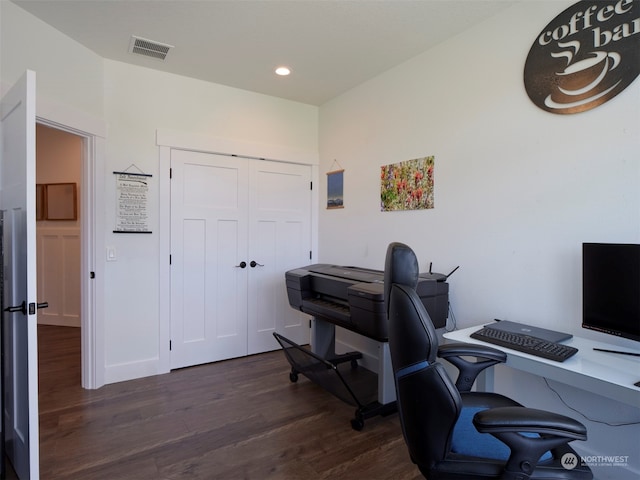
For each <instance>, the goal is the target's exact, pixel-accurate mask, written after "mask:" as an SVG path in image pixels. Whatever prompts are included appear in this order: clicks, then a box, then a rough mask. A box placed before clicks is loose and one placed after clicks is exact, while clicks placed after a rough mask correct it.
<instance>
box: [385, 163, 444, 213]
mask: <svg viewBox="0 0 640 480" xmlns="http://www.w3.org/2000/svg"><path fill="white" fill-rule="evenodd" d="M434 161H435V159H434V157H433V156H430V157H424V158H416V159H414V160H407V161H406V162H400V163H392V164H390V165H384V166H382V167H381V171H380V208H381V210H382V211H383V212H390V211H398V210H422V209H426V208H433V207H434V202H433V186H434V182H433V167H434Z"/></svg>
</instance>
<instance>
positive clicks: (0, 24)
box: [0, 0, 103, 118]
mask: <svg viewBox="0 0 640 480" xmlns="http://www.w3.org/2000/svg"><path fill="white" fill-rule="evenodd" d="M0 32H1V35H2V41H0V86H1V87H2V88H1V90H2V91H5V90H6V89H7V88H9V87H10V86H11V85H13V84H14V83H15V82H16V81H17V80H18V79H19V78H20V77H21V76H22V74H23V73H24V72H25V70H27V69H30V70H34V71H35V72H36V83H37V90H36V96H37V98H38V101H40V100H42V99H47V101H50V102H53V103H57V104H60V105H65V106H66V107H72V108H74V109H77V110H79V111H82V112H84V113H85V114H88V115H91V116H94V117H98V118H101V117H102V116H103V113H102V112H103V108H102V107H103V101H102V76H103V73H102V59H101V58H100V57H99V56H98V55H96V54H95V53H93V52H92V51H91V50H89V49H87V48H86V47H83V46H82V45H80V44H78V43H77V42H74V41H73V40H71V39H70V38H69V37H67V36H66V35H62V34H61V33H60V32H58V31H56V30H54V29H53V28H51V27H50V26H49V25H47V24H46V23H44V22H42V21H41V20H39V19H38V18H36V17H34V16H33V15H31V14H29V13H27V12H25V11H24V10H22V9H21V8H20V7H18V6H16V5H15V4H13V3H12V2H9V1H7V0H2V1H0ZM37 108H38V114H39V113H40V112H39V110H40V106H38V107H37Z"/></svg>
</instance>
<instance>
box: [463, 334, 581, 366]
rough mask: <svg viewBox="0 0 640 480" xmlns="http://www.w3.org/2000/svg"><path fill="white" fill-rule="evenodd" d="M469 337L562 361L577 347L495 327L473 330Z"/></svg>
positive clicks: (573, 352) (575, 350)
mask: <svg viewBox="0 0 640 480" xmlns="http://www.w3.org/2000/svg"><path fill="white" fill-rule="evenodd" d="M470 336H471V338H475V339H476V340H482V341H483V342H487V343H493V344H494V345H500V346H501V347H506V348H511V349H512V350H518V351H519V352H524V353H529V354H531V355H536V356H538V357H542V358H546V359H549V360H554V361H556V362H564V361H565V360H566V359H567V358H569V357H571V356H572V355H574V354H575V353H576V352H577V351H578V349H577V348H574V347H570V346H568V345H563V344H561V343H555V342H548V341H546V340H542V339H540V338H537V337H531V336H529V335H524V334H521V333H513V332H505V331H504V330H498V329H496V328H491V327H484V328H482V329H480V330H478V331H477V332H473V333H472V334H471V335H470Z"/></svg>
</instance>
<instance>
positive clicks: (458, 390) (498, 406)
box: [384, 243, 593, 480]
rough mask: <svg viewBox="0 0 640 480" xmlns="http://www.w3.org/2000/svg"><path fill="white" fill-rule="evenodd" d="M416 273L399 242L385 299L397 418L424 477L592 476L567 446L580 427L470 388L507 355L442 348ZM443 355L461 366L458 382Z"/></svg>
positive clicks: (581, 436)
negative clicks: (453, 378)
mask: <svg viewBox="0 0 640 480" xmlns="http://www.w3.org/2000/svg"><path fill="white" fill-rule="evenodd" d="M417 275H418V261H417V259H416V256H415V254H414V252H413V251H412V250H411V249H410V248H409V247H408V246H406V245H403V244H401V243H392V244H391V245H389V248H388V249H387V256H386V261H385V279H384V282H385V301H386V309H387V316H388V319H389V347H390V352H391V363H392V365H393V371H394V379H395V385H396V395H397V403H398V413H399V416H400V423H401V425H402V432H403V435H404V439H405V443H406V444H407V448H408V450H409V456H410V458H411V460H412V461H413V462H414V463H416V464H417V466H418V468H419V469H420V471H421V472H422V474H423V475H424V476H425V477H426V478H428V479H429V480H437V479H446V480H460V479H470V480H471V479H473V480H480V479H503V480H528V479H533V480H542V479H548V480H561V479H562V480H590V479H592V478H593V475H592V474H591V471H590V470H589V468H588V467H587V466H585V465H580V461H579V458H580V457H579V456H578V455H577V454H576V452H575V451H573V449H571V447H569V445H568V443H569V442H571V441H573V440H586V438H587V431H586V428H585V427H584V425H582V424H581V423H580V422H578V421H576V420H574V419H571V418H569V417H566V416H564V415H558V414H554V413H551V412H546V411H541V410H536V409H532V408H526V407H523V406H522V405H520V404H519V403H518V402H516V401H514V400H512V399H509V398H507V397H505V396H503V395H499V394H496V393H488V392H472V391H471V386H472V385H473V383H474V381H475V379H476V376H477V375H478V374H479V373H480V372H481V371H482V370H484V369H485V368H488V367H490V366H492V365H494V364H496V363H500V362H503V361H504V360H505V358H506V356H505V354H504V353H503V352H500V351H499V350H497V349H494V348H491V347H487V346H482V345H477V346H476V345H463V344H448V345H443V346H438V339H437V335H436V332H435V328H434V326H433V324H432V322H431V319H430V318H429V314H428V313H427V311H426V310H425V308H424V306H423V305H422V303H421V302H420V300H419V297H418V296H417V294H416V291H415V285H416V283H417ZM439 357H440V358H444V359H446V360H447V361H449V362H451V363H452V364H453V365H455V366H456V367H457V368H458V369H459V371H460V373H459V376H458V379H457V380H456V382H455V384H454V382H453V381H452V380H451V379H450V378H449V376H448V374H447V372H446V371H445V369H444V366H443V365H442V364H441V363H439V360H438V358H439ZM468 357H475V358H476V361H475V362H473V361H470V360H468Z"/></svg>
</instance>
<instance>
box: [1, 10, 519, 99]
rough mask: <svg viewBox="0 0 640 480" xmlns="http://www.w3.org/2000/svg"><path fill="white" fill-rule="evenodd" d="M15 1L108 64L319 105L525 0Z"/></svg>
mask: <svg viewBox="0 0 640 480" xmlns="http://www.w3.org/2000/svg"><path fill="white" fill-rule="evenodd" d="M12 1H13V2H14V3H15V4H17V5H19V6H20V7H21V8H23V9H24V10H26V11H28V12H30V13H31V14H32V15H35V16H36V17H38V18H40V19H41V20H43V21H44V22H46V23H48V24H49V25H51V26H53V27H54V28H56V29H57V30H59V31H61V32H63V33H64V34H66V35H67V36H69V37H71V38H72V39H74V40H75V41H77V42H79V43H81V44H83V45H85V46H86V47H87V48H89V49H90V50H92V51H94V52H95V53H97V54H98V55H100V56H102V57H104V58H108V59H112V60H118V61H121V62H126V63H130V64H134V65H140V66H143V67H148V68H153V69H156V70H162V71H165V72H171V73H176V74H179V75H185V76H188V77H193V78H198V79H202V80H206V81H209V82H214V83H218V84H222V85H228V86H231V87H236V88H240V89H243V90H250V91H254V92H259V93H264V94H267V95H272V96H276V97H282V98H287V99H290V100H294V101H298V102H303V103H308V104H311V105H321V104H323V103H324V102H326V101H328V100H330V99H332V98H334V97H336V96H338V95H340V94H341V93H343V92H345V91H347V90H349V89H350V88H352V87H355V86H356V85H359V84H360V83H363V82H364V81H366V80H368V79H370V78H372V77H374V76H376V75H378V74H380V73H382V72H384V71H385V70H388V69H390V68H392V67H394V66H396V65H398V64H400V63H402V62H404V61H406V60H408V59H410V58H412V57H414V56H416V55H418V54H420V53H422V52H424V51H426V50H428V49H429V48H431V47H433V46H434V45H436V44H438V43H441V42H443V41H444V40H446V39H448V38H450V37H453V36H455V35H456V34H458V33H460V32H462V31H464V30H466V29H468V28H470V27H471V26H473V25H475V24H477V23H479V22H482V21H483V20H485V19H486V18H488V17H490V16H492V15H494V14H496V13H498V12H500V11H502V10H504V9H506V8H508V7H510V6H511V5H513V4H514V3H515V2H517V1H521V0H198V1H191V0H12ZM132 35H135V36H138V37H142V38H146V39H149V40H153V41H155V42H160V43H166V44H169V45H173V46H174V48H172V49H171V50H170V52H169V54H168V55H167V58H166V60H164V61H160V60H156V59H153V58H149V57H144V56H140V55H135V54H131V53H129V43H130V40H131V36H132ZM281 64H285V65H287V66H289V67H290V68H291V69H292V74H291V75H290V76H289V77H284V78H283V77H277V76H276V75H274V73H273V70H274V68H275V67H276V66H277V65H281Z"/></svg>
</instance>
